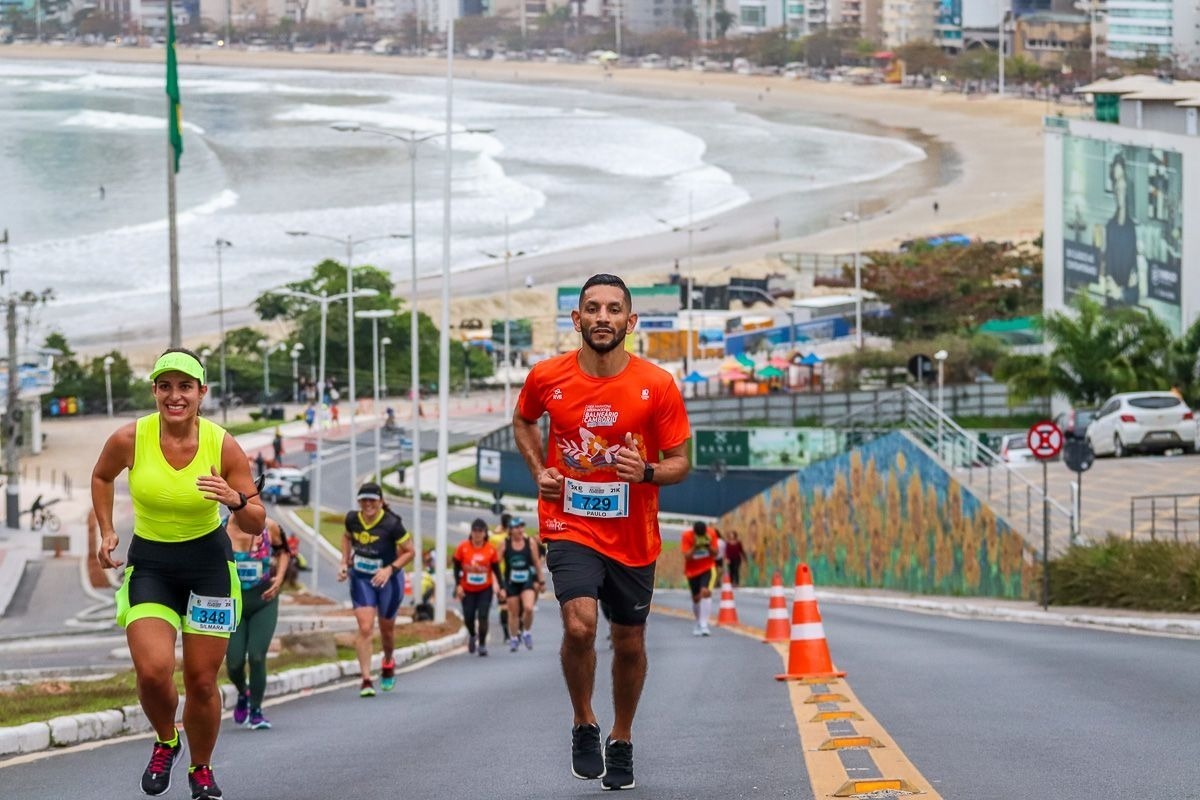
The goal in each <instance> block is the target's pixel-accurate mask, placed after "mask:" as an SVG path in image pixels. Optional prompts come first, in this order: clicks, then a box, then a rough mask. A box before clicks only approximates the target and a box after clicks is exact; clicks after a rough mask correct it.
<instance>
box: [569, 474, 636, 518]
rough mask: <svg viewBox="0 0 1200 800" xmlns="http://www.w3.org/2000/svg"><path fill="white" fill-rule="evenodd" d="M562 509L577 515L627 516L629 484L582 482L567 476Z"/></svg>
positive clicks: (618, 482)
mask: <svg viewBox="0 0 1200 800" xmlns="http://www.w3.org/2000/svg"><path fill="white" fill-rule="evenodd" d="M563 511H566V512H567V513H568V514H574V515H575V516H578V517H603V518H608V517H628V516H629V484H628V483H625V482H624V481H616V482H613V483H584V482H582V481H573V480H571V479H570V478H567V479H566V482H565V484H564V485H563Z"/></svg>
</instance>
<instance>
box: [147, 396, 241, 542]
mask: <svg viewBox="0 0 1200 800" xmlns="http://www.w3.org/2000/svg"><path fill="white" fill-rule="evenodd" d="M199 433H200V444H199V447H197V448H196V455H195V457H194V458H193V459H192V463H190V464H188V465H187V466H186V467H184V468H183V469H175V468H174V467H172V466H171V465H170V464H168V463H167V459H166V457H165V456H163V453H162V447H161V446H160V445H159V417H158V413H157V412H156V413H154V414H149V415H147V416H145V417H140V418H139V419H138V421H137V436H136V439H135V444H134V450H133V468H132V469H131V470H129V496H130V498H131V499H132V500H133V532H134V534H135V535H137V536H141V537H142V538H143V539H150V540H153V541H156V542H186V541H188V540H189V539H196V538H199V537H201V536H203V535H204V534H206V533H208V532H209V531H212V530H215V529H216V528H217V526H218V525H220V524H221V516H220V513H219V512H218V510H217V505H218V503H217V502H216V501H214V500H205V499H204V495H203V494H201V493H200V490H199V489H197V488H196V478H198V477H200V476H201V475H209V474H211V473H210V472H209V468H210V467H216V468H217V471H218V472H220V471H221V445H222V444H223V443H224V441H225V429H224V428H222V427H221V426H220V425H217V424H216V423H214V422H210V421H208V420H207V419H204V418H203V417H201V418H200V432H199Z"/></svg>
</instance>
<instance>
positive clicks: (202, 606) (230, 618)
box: [187, 592, 237, 633]
mask: <svg viewBox="0 0 1200 800" xmlns="http://www.w3.org/2000/svg"><path fill="white" fill-rule="evenodd" d="M187 620H188V627H190V628H192V629H193V630H197V631H208V632H210V633H232V632H233V629H234V628H236V627H237V601H236V600H234V599H233V598H232V597H201V596H200V595H198V594H196V593H195V592H192V596H191V597H189V598H188V604H187Z"/></svg>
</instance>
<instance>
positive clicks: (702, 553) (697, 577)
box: [679, 522, 718, 636]
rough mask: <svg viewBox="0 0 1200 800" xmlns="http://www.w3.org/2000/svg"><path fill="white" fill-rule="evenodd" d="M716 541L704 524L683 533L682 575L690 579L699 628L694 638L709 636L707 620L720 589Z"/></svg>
mask: <svg viewBox="0 0 1200 800" xmlns="http://www.w3.org/2000/svg"><path fill="white" fill-rule="evenodd" d="M717 547H718V544H717V537H716V536H715V535H714V534H713V533H711V532H710V531H709V529H708V526H707V525H705V524H704V523H703V522H697V523H695V524H694V525H692V529H691V530H690V531H684V533H683V538H681V539H680V540H679V551H680V552H681V553H683V574H684V575H686V576H687V580H688V587H689V588H690V589H691V590H692V614H693V615H694V616H695V617H696V627H695V628H693V629H692V636H709V635H710V634H711V631H709V629H708V618H709V616H711V615H712V590H713V587H714V586H716V585H717Z"/></svg>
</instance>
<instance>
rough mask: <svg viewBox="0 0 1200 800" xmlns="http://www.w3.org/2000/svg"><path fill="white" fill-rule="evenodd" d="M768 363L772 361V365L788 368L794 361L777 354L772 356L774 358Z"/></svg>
mask: <svg viewBox="0 0 1200 800" xmlns="http://www.w3.org/2000/svg"><path fill="white" fill-rule="evenodd" d="M768 363H770V365H771V366H772V367H778V368H779V369H787V368H788V366H789V365H790V364H791V363H792V362H790V361H788V360H787V359H786V358H784V357H783V356H775V357H774V358H772V359H771V360H770V362H768Z"/></svg>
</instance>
